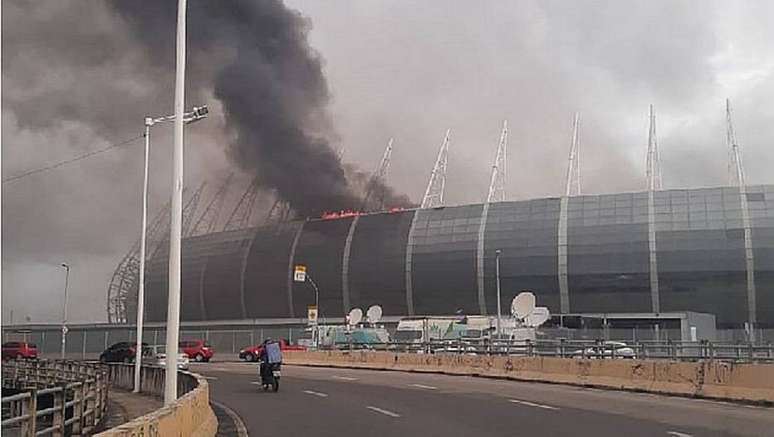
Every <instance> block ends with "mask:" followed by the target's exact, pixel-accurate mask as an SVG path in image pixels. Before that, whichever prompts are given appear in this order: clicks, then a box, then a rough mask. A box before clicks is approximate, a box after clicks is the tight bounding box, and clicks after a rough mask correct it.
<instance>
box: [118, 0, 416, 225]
mask: <svg viewBox="0 0 774 437" xmlns="http://www.w3.org/2000/svg"><path fill="white" fill-rule="evenodd" d="M114 6H115V7H116V9H117V10H118V12H119V13H120V15H121V16H122V17H123V18H124V19H125V20H126V21H127V22H128V23H129V26H130V28H131V29H132V32H133V35H134V36H135V37H136V38H137V40H138V41H140V42H141V43H142V44H143V45H144V46H145V48H146V50H147V51H148V53H149V56H150V59H151V60H152V62H154V63H155V64H156V65H159V66H166V67H168V68H169V67H171V65H170V62H171V60H173V59H174V56H173V51H174V43H173V40H172V37H173V36H174V35H173V33H174V32H172V31H171V30H172V29H174V28H175V21H176V2H174V1H163V2H153V3H151V4H146V5H144V6H143V7H137V5H136V4H134V3H132V2H116V3H114ZM187 25H188V34H189V38H188V47H187V50H188V65H189V68H188V71H191V72H193V73H192V74H191V75H189V77H188V86H189V89H190V92H191V93H192V95H194V96H202V95H203V94H204V90H208V89H211V90H212V91H213V94H214V96H215V98H217V99H218V100H219V101H220V103H221V104H222V106H223V112H224V116H225V123H226V129H227V130H228V132H229V134H230V135H231V141H230V145H229V147H228V154H229V156H230V158H231V159H232V161H233V162H235V163H236V164H237V165H238V166H239V167H241V168H242V169H243V170H245V171H247V172H249V173H251V174H255V175H256V176H257V178H258V180H259V182H260V183H261V184H262V185H263V186H264V187H266V188H269V189H272V190H274V191H275V192H276V193H277V195H278V196H279V197H280V198H282V199H284V200H286V201H287V202H288V203H289V204H290V206H291V207H292V208H293V209H294V210H295V211H296V212H298V213H299V214H300V215H302V216H309V215H315V214H319V213H320V212H321V211H324V210H339V209H348V208H356V207H357V206H358V205H359V203H360V202H361V200H360V197H361V196H360V195H358V194H362V193H357V192H356V190H355V189H354V187H353V186H352V184H351V183H350V181H349V180H348V178H347V172H346V170H345V169H344V167H343V166H342V164H341V162H340V161H339V159H338V157H337V156H336V152H335V151H334V150H333V148H332V147H331V139H332V138H336V134H335V131H334V130H333V128H332V123H331V121H330V119H329V117H328V114H327V111H326V109H327V106H328V104H329V102H330V99H331V95H330V91H329V89H328V83H327V81H326V78H325V75H324V73H323V62H322V59H321V58H320V56H319V55H318V54H317V53H316V52H315V51H314V50H313V49H312V48H311V47H310V46H309V43H308V33H309V30H310V27H311V26H310V22H309V21H308V20H307V19H305V18H304V17H303V16H302V15H301V14H300V13H298V12H295V11H292V10H290V9H288V8H287V7H285V5H284V4H283V3H282V2H280V1H274V0H272V1H260V2H240V1H233V0H229V1H218V2H212V1H191V2H189V9H188V24H187ZM189 95H191V94H189ZM187 100H188V101H192V99H190V98H188V99H187ZM380 188H382V189H381V190H380V191H381V192H383V193H385V195H386V196H387V198H386V199H385V202H386V204H387V205H389V206H407V205H409V204H410V202H409V201H408V199H407V198H406V197H405V196H397V195H395V193H394V192H393V190H391V189H390V188H389V187H380Z"/></svg>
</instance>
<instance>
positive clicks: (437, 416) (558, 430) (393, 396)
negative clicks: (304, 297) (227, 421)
mask: <svg viewBox="0 0 774 437" xmlns="http://www.w3.org/2000/svg"><path fill="white" fill-rule="evenodd" d="M192 370H193V371H194V372H197V373H200V374H202V375H205V376H206V377H208V379H209V382H210V384H211V391H210V395H211V397H212V399H214V400H216V401H218V402H220V403H222V404H225V405H226V406H228V407H230V408H231V409H232V410H233V411H234V412H236V413H237V414H238V415H239V416H240V417H241V418H242V420H243V421H244V422H245V425H246V427H247V430H248V432H249V435H250V436H253V437H259V436H269V435H272V436H336V437H341V436H353V435H378V436H400V437H409V436H422V437H431V436H443V437H449V436H573V437H578V436H595V437H599V436H625V437H636V436H648V437H650V436H676V437H685V436H693V437H699V436H755V437H761V436H774V408H766V407H756V406H746V405H738V404H732V403H725V402H714V401H706V400H694V399H685V398H677V397H669V396H658V395H652V394H641V393H629V392H616V391H606V390H597V389H587V388H578V387H571V386H562V385H555V384H539V383H521V382H513V381H502V380H492V379H485V378H474V377H460V376H446V375H433V374H418V373H405V372H383V371H370V370H349V369H327V368H311V367H298V366H283V369H282V370H283V376H282V381H281V384H280V390H279V392H278V393H271V392H264V391H263V390H262V388H261V387H260V385H258V384H257V381H258V376H257V370H256V365H255V364H245V363H207V364H196V365H193V366H192Z"/></svg>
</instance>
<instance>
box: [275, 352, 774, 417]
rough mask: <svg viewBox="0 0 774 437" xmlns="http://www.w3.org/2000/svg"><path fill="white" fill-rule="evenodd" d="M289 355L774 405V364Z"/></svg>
mask: <svg viewBox="0 0 774 437" xmlns="http://www.w3.org/2000/svg"><path fill="white" fill-rule="evenodd" d="M284 355H285V357H284V359H285V362H286V363H287V364H299V365H312V366H330V367H348V368H366V369H378V370H402V371H411V372H432V373H443V374H449V375H468V376H486V377H495V378H505V379H513V380H519V381H536V382H550V383H560V384H571V385H578V386H586V387H599V388H609V389H617V390H631V391H645V392H652V393H662V394H670V395H679V396H690V397H703V398H712V399H723V400H733V401H744V402H751V403H761V404H768V405H770V404H774V364H755V363H752V364H748V363H732V362H724V361H699V362H682V361H667V360H624V359H604V360H595V359H576V358H556V357H509V356H499V355H498V356H488V355H458V354H408V353H390V352H366V351H353V352H346V351H321V352H286V353H285V354H284Z"/></svg>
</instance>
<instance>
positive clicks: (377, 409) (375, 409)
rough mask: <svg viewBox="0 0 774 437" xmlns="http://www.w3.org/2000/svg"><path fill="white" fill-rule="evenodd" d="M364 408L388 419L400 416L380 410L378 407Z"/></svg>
mask: <svg viewBox="0 0 774 437" xmlns="http://www.w3.org/2000/svg"><path fill="white" fill-rule="evenodd" d="M366 408H368V409H369V410H371V411H376V412H377V413H382V414H384V415H385V416H390V417H400V414H398V413H393V412H392V411H387V410H383V409H381V408H379V407H373V406H370V405H369V406H367V407H366Z"/></svg>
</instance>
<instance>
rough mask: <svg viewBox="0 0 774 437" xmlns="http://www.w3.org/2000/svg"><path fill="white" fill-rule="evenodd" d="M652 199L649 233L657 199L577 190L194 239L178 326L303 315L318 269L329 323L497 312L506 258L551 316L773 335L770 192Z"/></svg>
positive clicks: (157, 286) (151, 276) (508, 290)
mask: <svg viewBox="0 0 774 437" xmlns="http://www.w3.org/2000/svg"><path fill="white" fill-rule="evenodd" d="M653 194H654V198H653V207H654V208H653V209H654V211H653V212H654V214H652V221H650V223H649V214H648V202H649V200H648V199H649V192H639V193H621V194H607V195H582V196H573V197H569V198H568V199H567V202H566V209H564V210H563V205H562V199H561V198H545V199H534V200H525V201H515V202H496V203H491V204H489V205H488V207H487V208H485V204H476V205H462V206H448V207H437V208H419V209H415V210H401V211H392V212H382V213H370V214H354V213H344V214H339V215H336V214H332V215H329V216H327V217H325V218H318V219H309V220H306V221H288V222H281V223H276V224H271V225H266V226H259V227H250V228H246V229H237V230H232V231H225V232H215V233H211V234H205V235H199V236H194V237H189V238H187V239H185V240H184V241H183V250H182V253H183V266H182V303H181V317H182V319H183V320H185V321H206V320H243V319H283V318H302V317H305V315H306V308H307V305H309V304H313V303H314V291H313V290H312V288H311V287H310V285H309V284H307V283H295V282H293V281H292V266H294V265H296V264H303V265H306V266H307V269H308V272H309V274H310V276H311V277H312V278H313V280H314V281H315V283H316V284H317V286H318V287H319V290H320V297H319V299H320V311H321V314H322V315H323V316H327V317H343V316H344V314H346V312H348V311H349V309H350V308H352V307H361V308H365V307H368V306H369V305H372V304H380V305H382V307H383V308H384V313H385V315H391V316H405V315H435V314H438V315H441V314H454V313H456V312H459V311H462V312H464V313H467V314H492V313H494V312H495V311H496V297H495V296H496V294H495V293H496V284H495V262H496V259H495V258H496V251H497V250H500V251H501V255H500V277H501V284H502V299H503V304H504V305H507V303H508V302H510V299H511V298H512V297H513V296H515V295H516V294H517V293H518V292H519V291H521V290H531V291H533V292H534V293H535V294H536V296H537V299H538V302H539V304H541V305H545V306H547V307H549V308H550V310H551V312H552V313H554V314H557V313H606V312H611V313H613V312H618V313H622V312H642V313H646V312H653V313H658V312H667V311H696V312H702V313H710V314H714V315H715V316H716V318H717V324H718V327H719V328H740V327H742V326H744V324H745V322H748V321H750V320H752V321H754V322H757V324H756V326H759V327H772V326H774V186H772V185H765V186H748V187H747V189H746V192H745V193H744V194H743V195H740V190H739V188H737V187H722V188H702V189H682V190H664V191H656V192H655V193H653ZM743 198H744V199H745V200H746V201H747V202H746V204H747V208H748V210H749V223H750V228H751V238H750V243H751V244H750V246H751V249H752V251H751V253H750V254H749V255H750V256H751V257H752V260H751V261H752V264H751V265H752V266H753V267H754V269H753V270H752V272H751V271H748V269H747V266H748V263H747V256H748V254H747V252H746V250H745V226H744V220H743V209H742V199H743ZM565 214H566V245H564V244H560V241H561V240H562V239H561V238H560V234H562V227H563V226H560V224H561V223H562V221H563V220H562V216H563V215H565ZM651 228H653V229H654V231H655V232H654V233H655V247H654V249H655V251H654V252H653V254H654V255H655V256H654V259H655V263H651V245H650V240H649V234H650V232H649V229H651ZM165 249H166V246H165V245H163V244H162V245H160V249H159V250H157V251H156V253H155V255H154V256H153V258H151V259H150V261H149V265H148V274H147V276H148V278H147V287H146V297H147V299H146V309H147V319H148V321H163V320H165V319H166V301H167V291H166V290H167V270H166V269H167V253H166V252H165ZM562 266H566V290H562V288H563V287H562V285H561V283H562V280H561V277H562V276H563V275H562V273H564V272H561V271H562V270H564V268H563V267H562ZM654 269H655V271H654ZM654 275H655V278H656V284H655V286H654V284H652V282H651V278H652V276H654ZM749 278H752V279H753V281H754V284H752V285H753V287H748V279H749ZM563 301H564V302H563ZM127 309H128V310H129V317H134V314H133V313H134V309H133V308H132V307H131V306H128V307H127ZM129 320H132V319H131V318H130V319H129Z"/></svg>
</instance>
